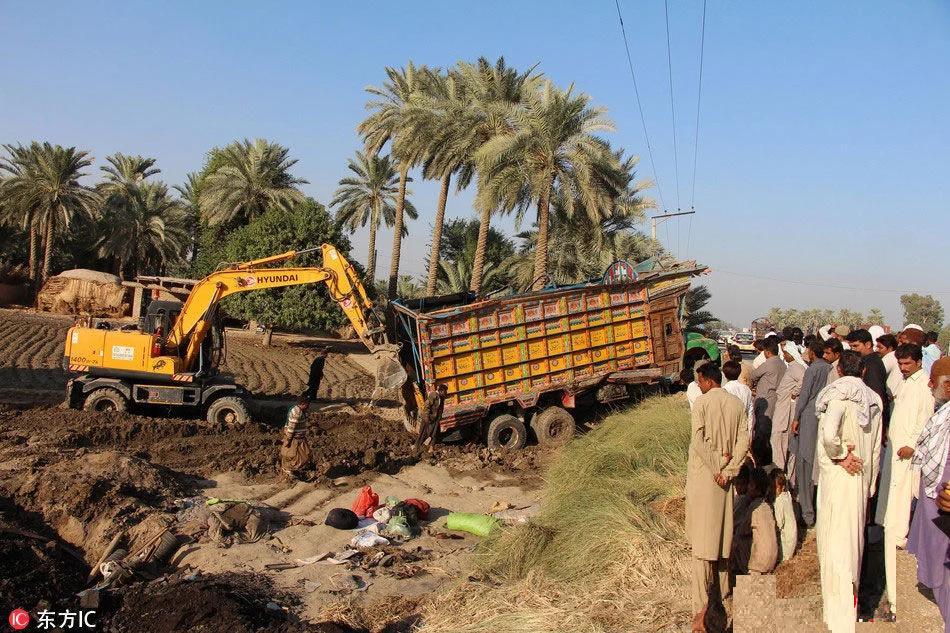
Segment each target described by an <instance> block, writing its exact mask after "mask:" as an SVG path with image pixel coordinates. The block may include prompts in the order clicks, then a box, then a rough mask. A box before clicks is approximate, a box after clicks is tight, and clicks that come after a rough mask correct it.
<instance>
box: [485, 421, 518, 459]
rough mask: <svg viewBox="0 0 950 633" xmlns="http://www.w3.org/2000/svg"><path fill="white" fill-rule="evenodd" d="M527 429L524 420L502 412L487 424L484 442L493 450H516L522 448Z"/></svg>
mask: <svg viewBox="0 0 950 633" xmlns="http://www.w3.org/2000/svg"><path fill="white" fill-rule="evenodd" d="M527 440H528V430H527V429H525V428H524V422H522V421H521V420H519V419H518V418H516V417H515V416H513V415H509V414H507V413H503V414H501V415H499V416H497V417H496V418H495V419H493V420H492V421H491V422H490V423H489V424H488V431H487V432H486V434H485V443H486V444H487V445H488V448H489V450H493V451H517V450H521V449H522V448H524V445H525V442H526V441H527Z"/></svg>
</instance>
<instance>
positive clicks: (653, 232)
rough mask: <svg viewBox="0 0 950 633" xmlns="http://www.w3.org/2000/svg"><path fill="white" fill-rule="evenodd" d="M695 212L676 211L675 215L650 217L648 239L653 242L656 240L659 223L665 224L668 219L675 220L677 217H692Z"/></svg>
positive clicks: (665, 214)
mask: <svg viewBox="0 0 950 633" xmlns="http://www.w3.org/2000/svg"><path fill="white" fill-rule="evenodd" d="M695 213H696V212H695V211H677V212H676V213H660V214H659V215H651V216H650V237H652V238H653V239H654V240H655V239H656V227H657V225H658V224H660V223H661V222H666V221H667V220H669V219H670V218H675V217H676V216H678V215H693V214H695Z"/></svg>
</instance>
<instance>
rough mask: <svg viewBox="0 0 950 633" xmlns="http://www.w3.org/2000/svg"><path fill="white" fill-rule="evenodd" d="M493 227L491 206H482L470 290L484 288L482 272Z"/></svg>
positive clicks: (474, 290) (476, 290) (476, 291)
mask: <svg viewBox="0 0 950 633" xmlns="http://www.w3.org/2000/svg"><path fill="white" fill-rule="evenodd" d="M490 228H491V207H490V206H488V205H487V204H486V205H484V206H483V207H482V210H481V213H479V217H478V242H477V243H476V245H475V260H474V261H473V262H472V284H471V285H470V286H469V290H471V291H472V292H474V293H475V294H478V293H479V292H481V290H482V273H483V272H484V271H485V253H486V251H487V250H488V230H489V229H490Z"/></svg>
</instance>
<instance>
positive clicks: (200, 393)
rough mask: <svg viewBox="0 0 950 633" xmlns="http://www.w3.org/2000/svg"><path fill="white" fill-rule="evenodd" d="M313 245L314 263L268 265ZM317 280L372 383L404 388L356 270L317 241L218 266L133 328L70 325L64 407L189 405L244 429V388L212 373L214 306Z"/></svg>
mask: <svg viewBox="0 0 950 633" xmlns="http://www.w3.org/2000/svg"><path fill="white" fill-rule="evenodd" d="M315 250H321V251H322V253H323V265H322V266H320V267H308V268H275V267H273V266H272V265H273V264H278V263H281V262H285V261H288V260H290V259H293V258H294V257H297V256H299V255H302V254H304V253H308V252H311V251H315ZM269 266H270V267H269ZM316 283H324V284H326V285H327V289H328V290H329V292H330V297H331V298H332V299H333V300H334V301H335V302H336V303H337V304H338V305H339V306H340V309H342V310H343V312H344V313H345V314H346V316H347V318H348V319H349V320H350V323H351V324H352V325H353V329H354V330H355V331H356V334H357V335H358V336H359V337H360V339H361V340H362V341H363V343H364V344H365V345H366V347H367V348H368V349H369V351H370V352H372V353H373V354H374V355H375V356H376V357H377V361H378V363H377V366H378V367H379V370H378V372H377V375H376V385H377V389H378V388H383V389H393V388H397V387H399V386H400V385H402V384H403V382H405V380H406V372H405V369H403V367H402V366H401V365H400V363H399V361H398V352H399V345H398V344H393V343H389V341H388V340H387V338H386V332H385V328H384V326H383V322H382V319H381V318H380V317H379V315H378V313H377V312H376V310H375V309H374V307H373V303H372V301H370V299H369V298H368V297H367V295H366V290H365V289H364V288H363V284H362V283H361V282H360V280H359V276H358V275H357V273H356V271H355V269H354V268H353V266H352V265H351V264H350V263H349V262H348V261H347V260H346V259H345V258H344V257H343V256H342V255H341V254H340V253H339V252H338V251H337V249H336V248H335V247H334V246H332V245H330V244H323V245H322V246H321V247H320V248H319V249H317V248H313V249H306V250H302V251H288V252H286V253H282V254H280V255H274V256H271V257H265V258H263V259H257V260H253V261H249V262H245V263H243V264H235V265H229V266H227V267H225V268H222V269H220V270H218V271H216V272H214V273H212V274H210V275H208V276H207V277H205V278H204V279H202V280H201V281H199V282H198V283H197V284H195V286H194V288H192V290H191V293H190V294H189V295H188V297H187V299H186V300H185V302H184V303H183V304H181V303H178V302H176V301H153V302H152V303H151V304H150V305H149V306H148V308H147V311H146V315H145V317H144V318H143V319H142V322H141V324H140V327H139V329H138V330H133V331H126V330H115V329H100V328H89V327H78V326H77V327H72V328H70V329H69V332H68V333H67V334H66V348H65V352H64V359H63V365H64V368H65V369H66V370H67V371H70V372H78V373H79V375H78V376H77V377H75V378H73V379H71V380H70V381H69V382H68V384H67V387H66V396H67V403H68V404H69V406H70V407H73V408H85V409H89V410H95V411H107V410H114V411H125V410H127V409H128V407H129V405H130V404H131V403H140V404H152V405H164V406H170V407H174V408H179V407H180V408H189V409H191V410H193V411H194V410H199V411H203V412H205V414H206V416H207V419H208V421H209V422H210V423H212V424H214V425H228V426H241V425H243V424H244V423H246V422H247V421H248V419H249V415H248V410H247V403H246V398H247V396H248V393H247V392H246V391H245V390H244V389H243V387H241V386H239V385H237V384H235V382H234V380H233V379H232V378H231V377H230V376H227V375H224V374H221V373H219V372H218V364H219V363H220V361H221V357H222V352H223V347H224V338H223V333H224V332H223V329H222V328H221V325H220V318H219V310H218V308H219V306H220V303H221V301H222V299H224V298H225V297H228V296H229V295H232V294H235V293H239V292H251V291H255V290H264V289H267V288H283V287H287V286H298V285H302V284H316Z"/></svg>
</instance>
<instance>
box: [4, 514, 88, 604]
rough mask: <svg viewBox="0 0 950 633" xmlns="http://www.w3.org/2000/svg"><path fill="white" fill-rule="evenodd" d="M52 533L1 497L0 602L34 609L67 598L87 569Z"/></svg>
mask: <svg viewBox="0 0 950 633" xmlns="http://www.w3.org/2000/svg"><path fill="white" fill-rule="evenodd" d="M67 548H68V546H66V545H65V544H64V543H62V542H61V541H60V540H59V539H58V538H56V536H55V535H53V534H52V532H51V531H50V530H49V529H48V528H47V527H46V526H44V525H43V524H42V522H40V521H38V520H31V515H30V514H29V513H26V512H24V511H23V509H22V508H18V507H17V506H15V505H14V504H13V503H12V502H11V501H10V500H9V499H8V498H6V497H2V496H0V604H3V605H7V606H9V607H19V608H23V609H27V610H32V609H35V608H36V606H37V605H38V604H39V603H40V602H45V603H46V604H49V605H51V606H53V605H57V604H59V603H60V602H61V601H63V600H64V599H67V600H68V599H69V598H70V597H71V596H73V595H74V594H75V593H76V592H77V591H79V590H80V589H82V588H83V586H84V584H85V580H86V574H87V573H88V571H89V569H88V567H86V566H85V565H84V564H83V563H82V562H81V561H80V560H79V559H78V558H77V557H76V556H75V555H73V554H71V553H70V552H69V551H68V549H67Z"/></svg>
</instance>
